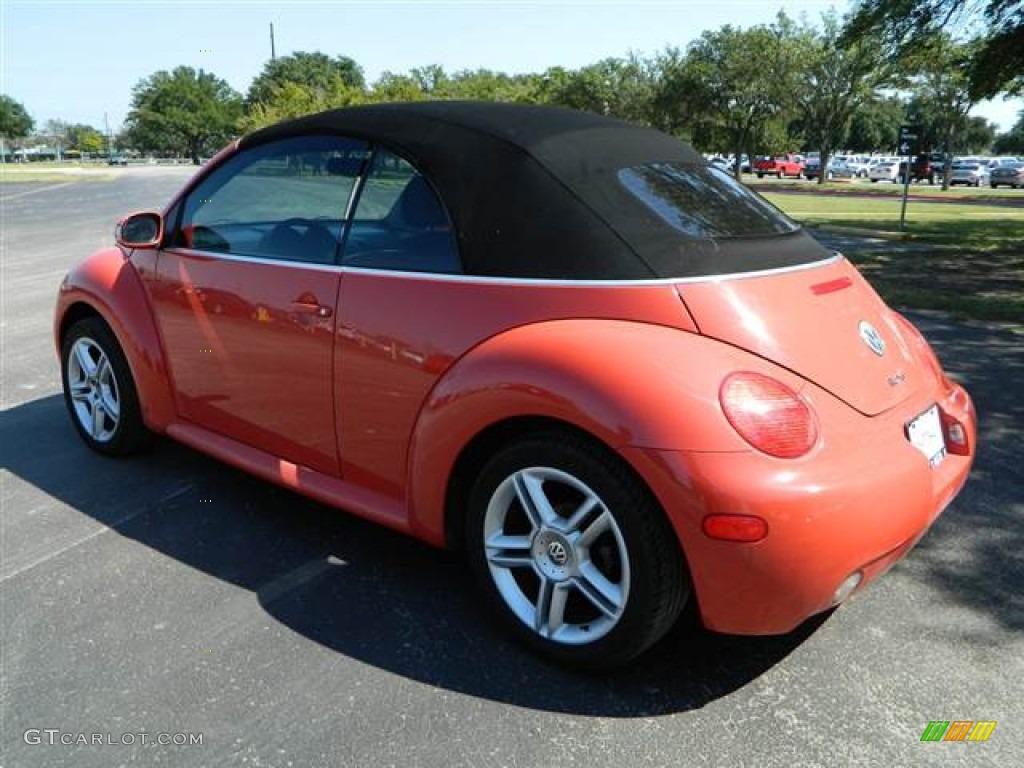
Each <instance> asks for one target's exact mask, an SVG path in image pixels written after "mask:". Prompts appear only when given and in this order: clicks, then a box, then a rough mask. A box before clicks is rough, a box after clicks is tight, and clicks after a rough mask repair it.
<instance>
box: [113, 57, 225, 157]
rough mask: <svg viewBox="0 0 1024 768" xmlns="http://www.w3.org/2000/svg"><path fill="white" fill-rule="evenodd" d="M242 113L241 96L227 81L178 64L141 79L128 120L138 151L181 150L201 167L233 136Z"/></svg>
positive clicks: (133, 143)
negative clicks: (203, 158)
mask: <svg viewBox="0 0 1024 768" xmlns="http://www.w3.org/2000/svg"><path fill="white" fill-rule="evenodd" d="M241 114H242V97H241V96H240V95H239V94H238V93H236V92H235V91H234V90H232V88H231V86H229V85H228V84H227V83H226V82H225V81H223V80H221V79H220V78H218V77H216V76H215V75H213V74H212V73H209V72H204V71H203V70H201V69H200V70H198V71H196V70H194V69H192V68H191V67H178V68H176V69H175V70H174V71H173V72H166V71H163V70H161V71H160V72H156V73H154V74H152V75H150V76H149V77H147V78H145V79H143V80H140V81H139V82H138V84H137V85H136V86H135V88H134V90H133V91H132V104H131V111H130V112H129V113H128V117H127V119H126V120H125V123H126V126H127V132H128V137H129V140H130V143H131V145H132V146H134V147H136V148H137V149H141V150H146V151H149V150H156V151H163V152H182V153H185V154H187V155H188V156H189V157H191V158H192V162H193V163H196V164H197V165H198V164H199V158H200V156H201V155H203V154H206V153H208V152H211V151H213V150H215V149H217V148H218V147H219V146H220V145H223V144H224V143H225V142H226V141H227V140H228V139H229V138H230V137H231V136H232V135H234V133H235V131H236V126H237V124H238V120H239V118H240V117H241Z"/></svg>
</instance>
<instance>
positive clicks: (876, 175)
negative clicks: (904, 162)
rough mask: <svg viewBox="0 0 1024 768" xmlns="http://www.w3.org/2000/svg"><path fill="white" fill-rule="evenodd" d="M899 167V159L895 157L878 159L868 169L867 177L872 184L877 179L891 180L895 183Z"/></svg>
mask: <svg viewBox="0 0 1024 768" xmlns="http://www.w3.org/2000/svg"><path fill="white" fill-rule="evenodd" d="M899 168H900V161H899V160H897V159H896V158H895V157H890V158H887V159H885V160H879V161H878V162H877V163H875V164H874V165H872V166H871V168H870V169H869V170H868V178H869V179H870V180H871V183H872V184H876V183H878V182H879V181H891V182H893V183H895V182H897V181H899Z"/></svg>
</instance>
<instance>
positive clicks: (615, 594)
mask: <svg viewBox="0 0 1024 768" xmlns="http://www.w3.org/2000/svg"><path fill="white" fill-rule="evenodd" d="M467 511H468V515H467V521H466V541H467V543H468V550H469V557H470V562H471V564H472V566H473V569H474V572H475V574H476V576H477V579H478V580H479V582H480V583H481V586H482V588H483V591H484V594H485V596H486V598H487V600H488V602H489V603H490V605H491V607H492V608H493V609H494V610H495V611H496V613H497V614H498V616H499V617H500V619H501V620H502V621H503V622H504V623H505V624H506V625H507V626H508V628H509V629H510V630H511V631H512V632H513V633H514V634H515V635H517V636H518V637H519V638H520V639H521V640H523V641H524V642H525V643H526V644H527V645H529V646H531V647H532V648H533V649H535V650H537V651H539V652H541V653H543V654H544V655H547V656H549V657H552V658H554V659H556V660H558V661H561V662H565V663H568V664H572V665H575V666H581V667H588V668H599V667H607V666H612V665H616V664H622V663H625V662H627V661H629V660H630V659H633V658H634V657H636V656H637V655H639V654H640V653H642V652H643V651H644V650H646V649H647V648H649V647H650V646H651V645H653V644H654V643H655V642H656V641H657V640H658V639H659V638H660V637H662V636H663V635H664V634H665V633H666V632H667V631H668V630H669V628H670V627H671V626H672V624H673V623H674V622H675V620H676V618H677V617H678V615H679V612H680V610H681V609H682V607H683V605H684V603H685V601H686V597H687V595H688V594H689V579H688V577H687V572H686V568H685V566H684V563H683V558H682V555H681V553H680V549H679V546H678V543H677V540H676V538H675V534H674V533H673V531H672V529H671V527H670V526H669V524H668V521H667V519H666V518H665V515H664V512H663V511H662V510H661V508H660V506H659V505H658V504H657V503H656V502H655V500H654V499H653V498H652V497H651V495H650V492H649V491H648V490H647V488H646V487H645V486H644V485H643V484H642V483H641V482H640V481H639V480H638V479H637V478H636V477H635V476H634V475H633V474H632V472H631V471H630V470H629V468H628V467H627V466H625V465H624V464H623V463H622V461H621V460H620V459H619V458H618V457H616V456H615V455H614V454H611V453H610V452H609V451H608V450H606V449H604V448H602V447H600V446H598V445H595V444H594V443H592V442H590V441H589V440H586V439H584V438H582V437H578V436H576V435H566V434H561V433H558V434H555V433H551V434H547V435H539V436H535V437H531V438H528V439H525V440H523V441H520V442H517V443H514V444H512V445H510V446H508V447H506V448H505V449H503V450H501V451H499V452H498V453H497V454H496V455H495V456H494V457H493V458H492V459H491V460H490V462H488V464H487V465H486V466H485V467H484V469H483V471H482V472H481V473H480V475H479V477H478V479H477V481H476V483H475V485H474V487H473V490H472V493H471V494H470V500H469V507H468V510H467Z"/></svg>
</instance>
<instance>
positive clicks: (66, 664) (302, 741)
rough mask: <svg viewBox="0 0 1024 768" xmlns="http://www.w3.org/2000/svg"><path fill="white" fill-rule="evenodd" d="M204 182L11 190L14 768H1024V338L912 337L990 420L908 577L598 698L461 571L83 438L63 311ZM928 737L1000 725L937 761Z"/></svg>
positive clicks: (257, 486) (356, 525)
mask: <svg viewBox="0 0 1024 768" xmlns="http://www.w3.org/2000/svg"><path fill="white" fill-rule="evenodd" d="M189 172H190V171H189V169H163V168H128V169H125V170H124V171H122V172H119V174H118V176H117V178H116V179H115V180H113V181H106V182H100V181H80V182H79V181H76V182H73V183H68V184H56V185H55V184H25V185H12V184H5V185H3V186H0V203H2V212H3V222H2V224H3V226H2V248H3V250H2V275H0V277H2V292H3V316H2V335H3V371H2V377H3V382H2V383H3V390H2V408H3V410H2V411H0V457H2V466H0V479H2V512H0V556H2V563H0V648H2V657H3V658H2V670H0V714H2V727H0V766H3V768H15V767H18V768H20V767H21V766H32V767H33V768H43V767H45V766H76V768H89V767H90V766H97V767H101V768H111V767H112V766H119V765H128V764H146V765H149V764H158V765H173V766H235V765H238V766H241V765H246V766H274V767H277V766H282V767H283V766H295V767H296V768H298V767H300V766H301V767H303V768H306V767H309V766H388V765H394V766H401V767H402V768H406V767H412V766H554V765H560V766H571V765H585V766H616V767H618V768H621V767H622V766H687V765H709V766H731V767H734V766H757V767H758V768H764V767H766V766H787V767H788V766H829V767H830V768H832V767H833V766H861V765H863V766H930V765H935V766H949V765H978V766H1013V765H1021V764H1024V704H1022V700H1024V697H1022V694H1021V690H1022V686H1021V680H1022V679H1024V637H1022V634H1024V557H1022V556H1021V552H1022V551H1024V469H1022V462H1021V461H1020V456H1019V452H1020V450H1021V445H1024V402H1022V400H1021V387H1020V382H1021V381H1024V337H1022V336H1021V335H1019V334H1017V333H1015V332H1014V331H1013V330H1011V329H1009V328H1007V327H1003V326H996V325H989V324H981V323H955V322H953V321H950V320H948V319H946V318H945V317H944V316H943V315H941V314H921V313H916V314H914V313H911V317H912V318H913V319H914V320H915V322H917V323H918V324H919V326H920V327H921V328H922V330H923V331H924V332H925V334H926V335H927V336H928V337H929V339H930V340H931V341H932V342H933V343H934V344H935V346H936V348H937V350H938V352H939V354H940V356H941V357H942V359H943V361H944V363H945V365H946V366H947V368H948V369H949V370H950V371H951V372H952V374H953V375H955V376H956V378H958V379H960V380H961V381H964V382H965V383H966V384H967V386H968V388H969V389H970V391H971V392H972V394H973V395H974V397H975V403H976V406H977V409H978V412H979V414H980V419H981V433H980V452H979V457H978V462H977V464H976V468H975V471H974V474H973V475H972V478H971V480H970V481H969V482H968V485H967V487H966V489H965V490H964V492H963V493H962V495H961V496H960V498H959V499H958V500H957V501H956V502H955V504H954V505H953V506H952V507H951V508H950V509H949V510H948V511H947V512H946V514H945V515H944V516H943V517H941V518H940V519H939V521H938V522H937V524H936V525H935V526H934V528H933V529H932V530H931V531H930V532H929V534H928V535H927V536H926V537H925V539H924V540H923V541H922V542H921V544H920V545H919V546H918V547H917V548H916V549H915V550H914V551H913V552H912V553H911V554H910V555H909V556H908V558H907V559H905V560H904V561H902V562H901V563H899V564H898V565H897V566H896V567H895V568H894V569H893V570H892V571H891V572H890V573H888V574H887V575H886V576H885V577H884V578H883V579H881V580H880V581H879V582H877V583H875V584H874V585H873V586H872V587H871V588H870V589H868V590H866V591H865V592H864V593H862V594H859V595H857V596H855V598H854V599H853V600H851V601H850V602H849V603H848V604H846V605H844V606H843V607H841V608H840V609H839V610H837V611H835V612H834V613H832V614H831V615H828V616H823V617H820V618H818V619H816V620H814V621H812V622H809V623H808V624H807V625H805V626H803V627H801V628H800V629H799V630H798V631H796V632H794V633H792V634H791V635H788V636H785V637H778V638H736V637H723V636H718V635H713V634H711V633H706V632H702V631H698V630H696V629H694V628H693V627H691V626H688V625H687V622H685V621H684V622H683V623H682V624H681V625H680V627H679V628H678V629H677V630H676V631H675V632H673V633H672V634H671V635H670V636H669V637H668V638H667V639H666V641H664V642H663V643H662V644H661V645H660V646H659V647H658V648H657V649H655V651H654V652H653V653H652V654H651V655H649V656H648V657H645V658H644V659H643V660H642V661H641V662H640V663H639V664H638V665H635V666H633V667H631V668H628V669H625V670H621V671H618V672H616V673H614V674H612V675H604V676H598V677H588V676H583V675H580V674H576V673H571V672H567V671H564V670H562V669H559V668H557V667H554V666H552V665H549V664H547V663H545V662H542V661H540V660H538V659H536V658H535V657H533V656H531V655H529V654H528V653H525V652H524V651H522V650H521V649H520V648H519V647H517V646H516V645H515V644H513V643H511V642H509V641H508V639H507V638H506V637H505V636H504V635H502V634H501V633H499V631H498V630H497V629H496V628H494V627H493V626H492V624H491V622H490V621H489V619H488V617H487V616H486V615H485V614H484V613H483V612H482V611H481V609H480V608H479V605H478V600H477V597H476V594H475V592H474V588H473V585H472V584H471V582H470V580H469V571H468V569H467V568H466V567H465V566H464V565H463V564H462V562H461V561H460V560H459V558H458V557H457V556H454V555H451V554H446V553H443V552H438V551H435V550H433V549H430V548H428V547H426V546H424V545H421V544H419V543H417V542H415V541H412V540H410V539H407V538H404V537H402V536H399V535H397V534H393V533H390V532H388V531H385V530H383V529H380V528H377V527H374V526H372V525H370V524H368V523H364V522H362V521H359V520H357V519H355V518H352V517H350V516H348V515H346V514H344V513H341V512H338V511H336V510H333V509H330V508H327V507H324V506H322V505H319V504H315V503H313V502H310V501H307V500H305V499H303V498H300V497H298V496H295V495H293V494H291V493H289V492H286V491H284V490H281V489H278V488H275V487H272V486H269V485H267V484H265V483H262V482H260V481H258V480H255V479H253V478H250V477H248V476H246V475H244V474H242V473H240V472H237V471H235V470H233V469H230V468H228V467H226V466H224V465H222V464H219V463H217V462H215V461H213V460H211V459H208V458H205V457H204V456H202V455H200V454H197V453H195V452H193V451H191V450H188V449H186V448H183V447H181V446H178V445H175V444H173V443H171V442H169V441H163V442H161V443H160V444H159V445H158V447H157V448H156V450H155V451H154V452H153V453H152V454H151V455H148V456H146V457H143V458H140V459H135V460H128V461H114V460H109V459H103V458H101V457H99V456H96V455H94V454H91V453H90V452H89V451H88V450H87V449H86V448H85V447H84V445H83V444H82V443H81V442H80V441H79V440H78V438H77V437H76V436H75V434H74V432H73V430H72V427H71V425H70V423H69V422H68V419H67V416H66V413H65V411H64V406H63V402H62V400H61V398H60V396H59V377H58V369H57V363H56V359H55V354H54V352H53V344H52V338H51V330H50V323H51V311H52V307H53V299H54V295H55V291H56V288H57V285H58V283H59V281H60V279H61V276H62V275H63V274H64V272H65V271H66V269H67V268H68V267H69V266H70V265H71V264H72V263H74V262H75V261H76V260H78V259H79V258H81V257H82V256H84V255H86V254H87V253H88V252H89V251H90V250H92V249H94V248H96V247H99V246H101V245H104V244H106V243H107V242H109V241H110V237H111V228H112V225H113V221H114V219H115V218H116V217H117V216H118V215H119V214H121V213H124V212H126V211H130V210H135V209H139V208H145V207H152V206H159V205H160V204H162V203H163V202H164V201H165V200H166V199H167V198H168V197H169V195H170V194H171V193H172V192H173V191H174V190H175V189H177V188H178V187H180V185H181V184H182V183H184V180H185V178H186V176H187V174H188V173H189ZM837 244H838V245H841V246H842V247H844V248H852V247H856V243H855V242H850V241H849V240H847V241H844V242H841V243H837ZM931 720H995V721H997V722H998V725H997V727H996V728H995V730H994V731H993V733H992V736H991V737H990V739H989V740H988V742H985V743H922V742H921V741H920V736H921V734H922V731H923V730H924V728H925V726H926V725H927V723H928V722H929V721H931ZM29 729H38V730H39V731H42V730H43V729H57V731H58V732H59V733H58V734H57V743H55V744H53V745H50V744H49V743H47V741H46V739H47V735H46V734H45V733H42V734H40V736H39V739H38V740H39V741H41V742H42V743H30V742H33V741H35V740H36V739H35V738H33V737H32V736H31V735H29V736H28V737H27V736H26V731H29ZM143 732H145V733H146V734H147V737H146V738H147V742H152V741H154V740H155V739H156V738H157V735H158V734H169V735H174V734H186V735H195V734H200V735H201V737H202V744H192V745H188V744H186V745H175V744H170V745H153V744H152V743H147V744H145V745H143V744H142V743H141V741H142V737H141V735H140V734H142V733H143ZM61 734H71V735H72V736H73V737H77V736H78V735H79V734H85V735H87V736H89V737H91V735H92V734H101V735H102V736H103V742H104V743H103V744H85V745H83V744H70V745H63V744H61V743H60V735H61ZM127 735H132V740H133V741H134V743H132V744H122V743H115V744H108V743H106V742H108V741H111V740H112V741H115V742H120V741H124V740H126V736H127ZM72 740H77V739H72Z"/></svg>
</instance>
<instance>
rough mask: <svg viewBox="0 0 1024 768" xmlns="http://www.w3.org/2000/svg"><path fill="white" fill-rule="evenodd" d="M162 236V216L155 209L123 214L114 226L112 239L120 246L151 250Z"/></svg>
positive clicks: (157, 245) (158, 244)
mask: <svg viewBox="0 0 1024 768" xmlns="http://www.w3.org/2000/svg"><path fill="white" fill-rule="evenodd" d="M163 237H164V217H163V216H161V215H160V214H159V213H156V212H155V211H140V212H139V213H132V214H129V215H127V216H125V217H124V218H123V219H121V220H120V221H119V222H117V226H116V227H114V240H115V241H116V242H117V244H118V245H120V246H121V247H122V248H129V249H135V248H139V249H142V250H152V249H154V248H159V247H160V241H161V240H163Z"/></svg>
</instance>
